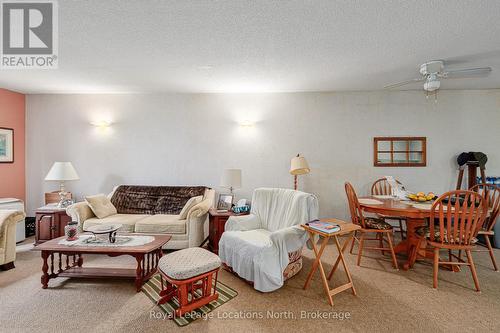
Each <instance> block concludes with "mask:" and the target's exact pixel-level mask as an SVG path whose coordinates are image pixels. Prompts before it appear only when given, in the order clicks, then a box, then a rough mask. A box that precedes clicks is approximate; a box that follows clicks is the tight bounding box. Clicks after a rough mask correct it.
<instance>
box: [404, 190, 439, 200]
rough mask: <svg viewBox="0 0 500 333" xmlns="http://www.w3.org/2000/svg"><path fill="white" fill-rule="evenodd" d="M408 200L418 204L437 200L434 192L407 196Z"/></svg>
mask: <svg viewBox="0 0 500 333" xmlns="http://www.w3.org/2000/svg"><path fill="white" fill-rule="evenodd" d="M407 197H408V199H410V200H412V201H416V202H426V201H431V200H434V199H436V198H437V197H436V195H435V194H434V193H432V192H429V193H427V194H425V193H424V192H418V193H410V194H408V195H407Z"/></svg>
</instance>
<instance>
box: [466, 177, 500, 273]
mask: <svg viewBox="0 0 500 333" xmlns="http://www.w3.org/2000/svg"><path fill="white" fill-rule="evenodd" d="M470 190H471V191H474V192H478V193H480V194H481V195H482V196H483V198H484V199H485V200H486V205H487V207H488V214H487V216H486V218H485V219H484V223H483V227H482V228H481V229H480V230H479V232H478V234H479V235H483V237H484V241H485V243H486V244H485V245H486V248H487V250H478V249H476V250H474V251H473V252H489V253H490V258H491V262H492V263H493V268H494V269H495V271H497V272H498V265H497V262H496V260H495V254H494V253H493V247H492V246H491V242H490V236H494V235H495V231H494V230H493V227H494V226H495V223H496V221H497V219H498V216H499V214H500V187H498V186H496V185H493V184H477V185H475V186H473V187H471V188H470ZM477 244H478V245H482V246H483V244H481V243H477Z"/></svg>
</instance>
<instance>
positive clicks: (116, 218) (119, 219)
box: [83, 214, 149, 232]
mask: <svg viewBox="0 0 500 333" xmlns="http://www.w3.org/2000/svg"><path fill="white" fill-rule="evenodd" d="M148 216H149V215H139V214H115V215H111V216H108V217H105V218H103V219H99V218H96V217H94V218H91V219H88V220H85V222H83V230H84V231H85V230H87V228H88V227H91V226H93V225H101V224H122V225H123V226H122V227H121V228H120V230H119V231H124V232H134V230H135V224H136V223H137V222H138V221H140V220H143V219H145V218H147V217H148Z"/></svg>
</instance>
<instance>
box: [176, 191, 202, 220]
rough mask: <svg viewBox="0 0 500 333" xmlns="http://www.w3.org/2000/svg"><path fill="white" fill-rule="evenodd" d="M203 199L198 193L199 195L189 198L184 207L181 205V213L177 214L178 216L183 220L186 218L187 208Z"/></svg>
mask: <svg viewBox="0 0 500 333" xmlns="http://www.w3.org/2000/svg"><path fill="white" fill-rule="evenodd" d="M202 201H203V196H201V195H199V196H196V197H192V198H190V199H189V200H188V201H187V202H186V204H185V205H184V207H182V210H181V213H180V214H179V216H180V219H181V220H185V219H187V215H188V212H189V210H190V209H191V208H192V207H194V206H196V205H197V204H199V203H200V202H202Z"/></svg>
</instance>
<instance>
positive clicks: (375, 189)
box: [371, 178, 406, 239]
mask: <svg viewBox="0 0 500 333" xmlns="http://www.w3.org/2000/svg"><path fill="white" fill-rule="evenodd" d="M396 182H397V183H398V184H399V185H402V184H401V182H400V181H399V180H397V179H396ZM391 190H392V188H391V185H390V184H389V182H388V181H387V179H385V178H380V179H377V180H376V181H375V182H374V183H373V185H372V189H371V194H372V195H391V194H392V193H391ZM378 216H379V217H380V218H382V219H384V221H386V222H388V221H391V220H393V221H397V222H398V224H399V227H398V230H397V231H399V233H400V235H401V239H405V238H406V233H405V230H404V229H403V221H406V218H404V217H403V216H385V215H381V214H378ZM393 227H394V226H393Z"/></svg>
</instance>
